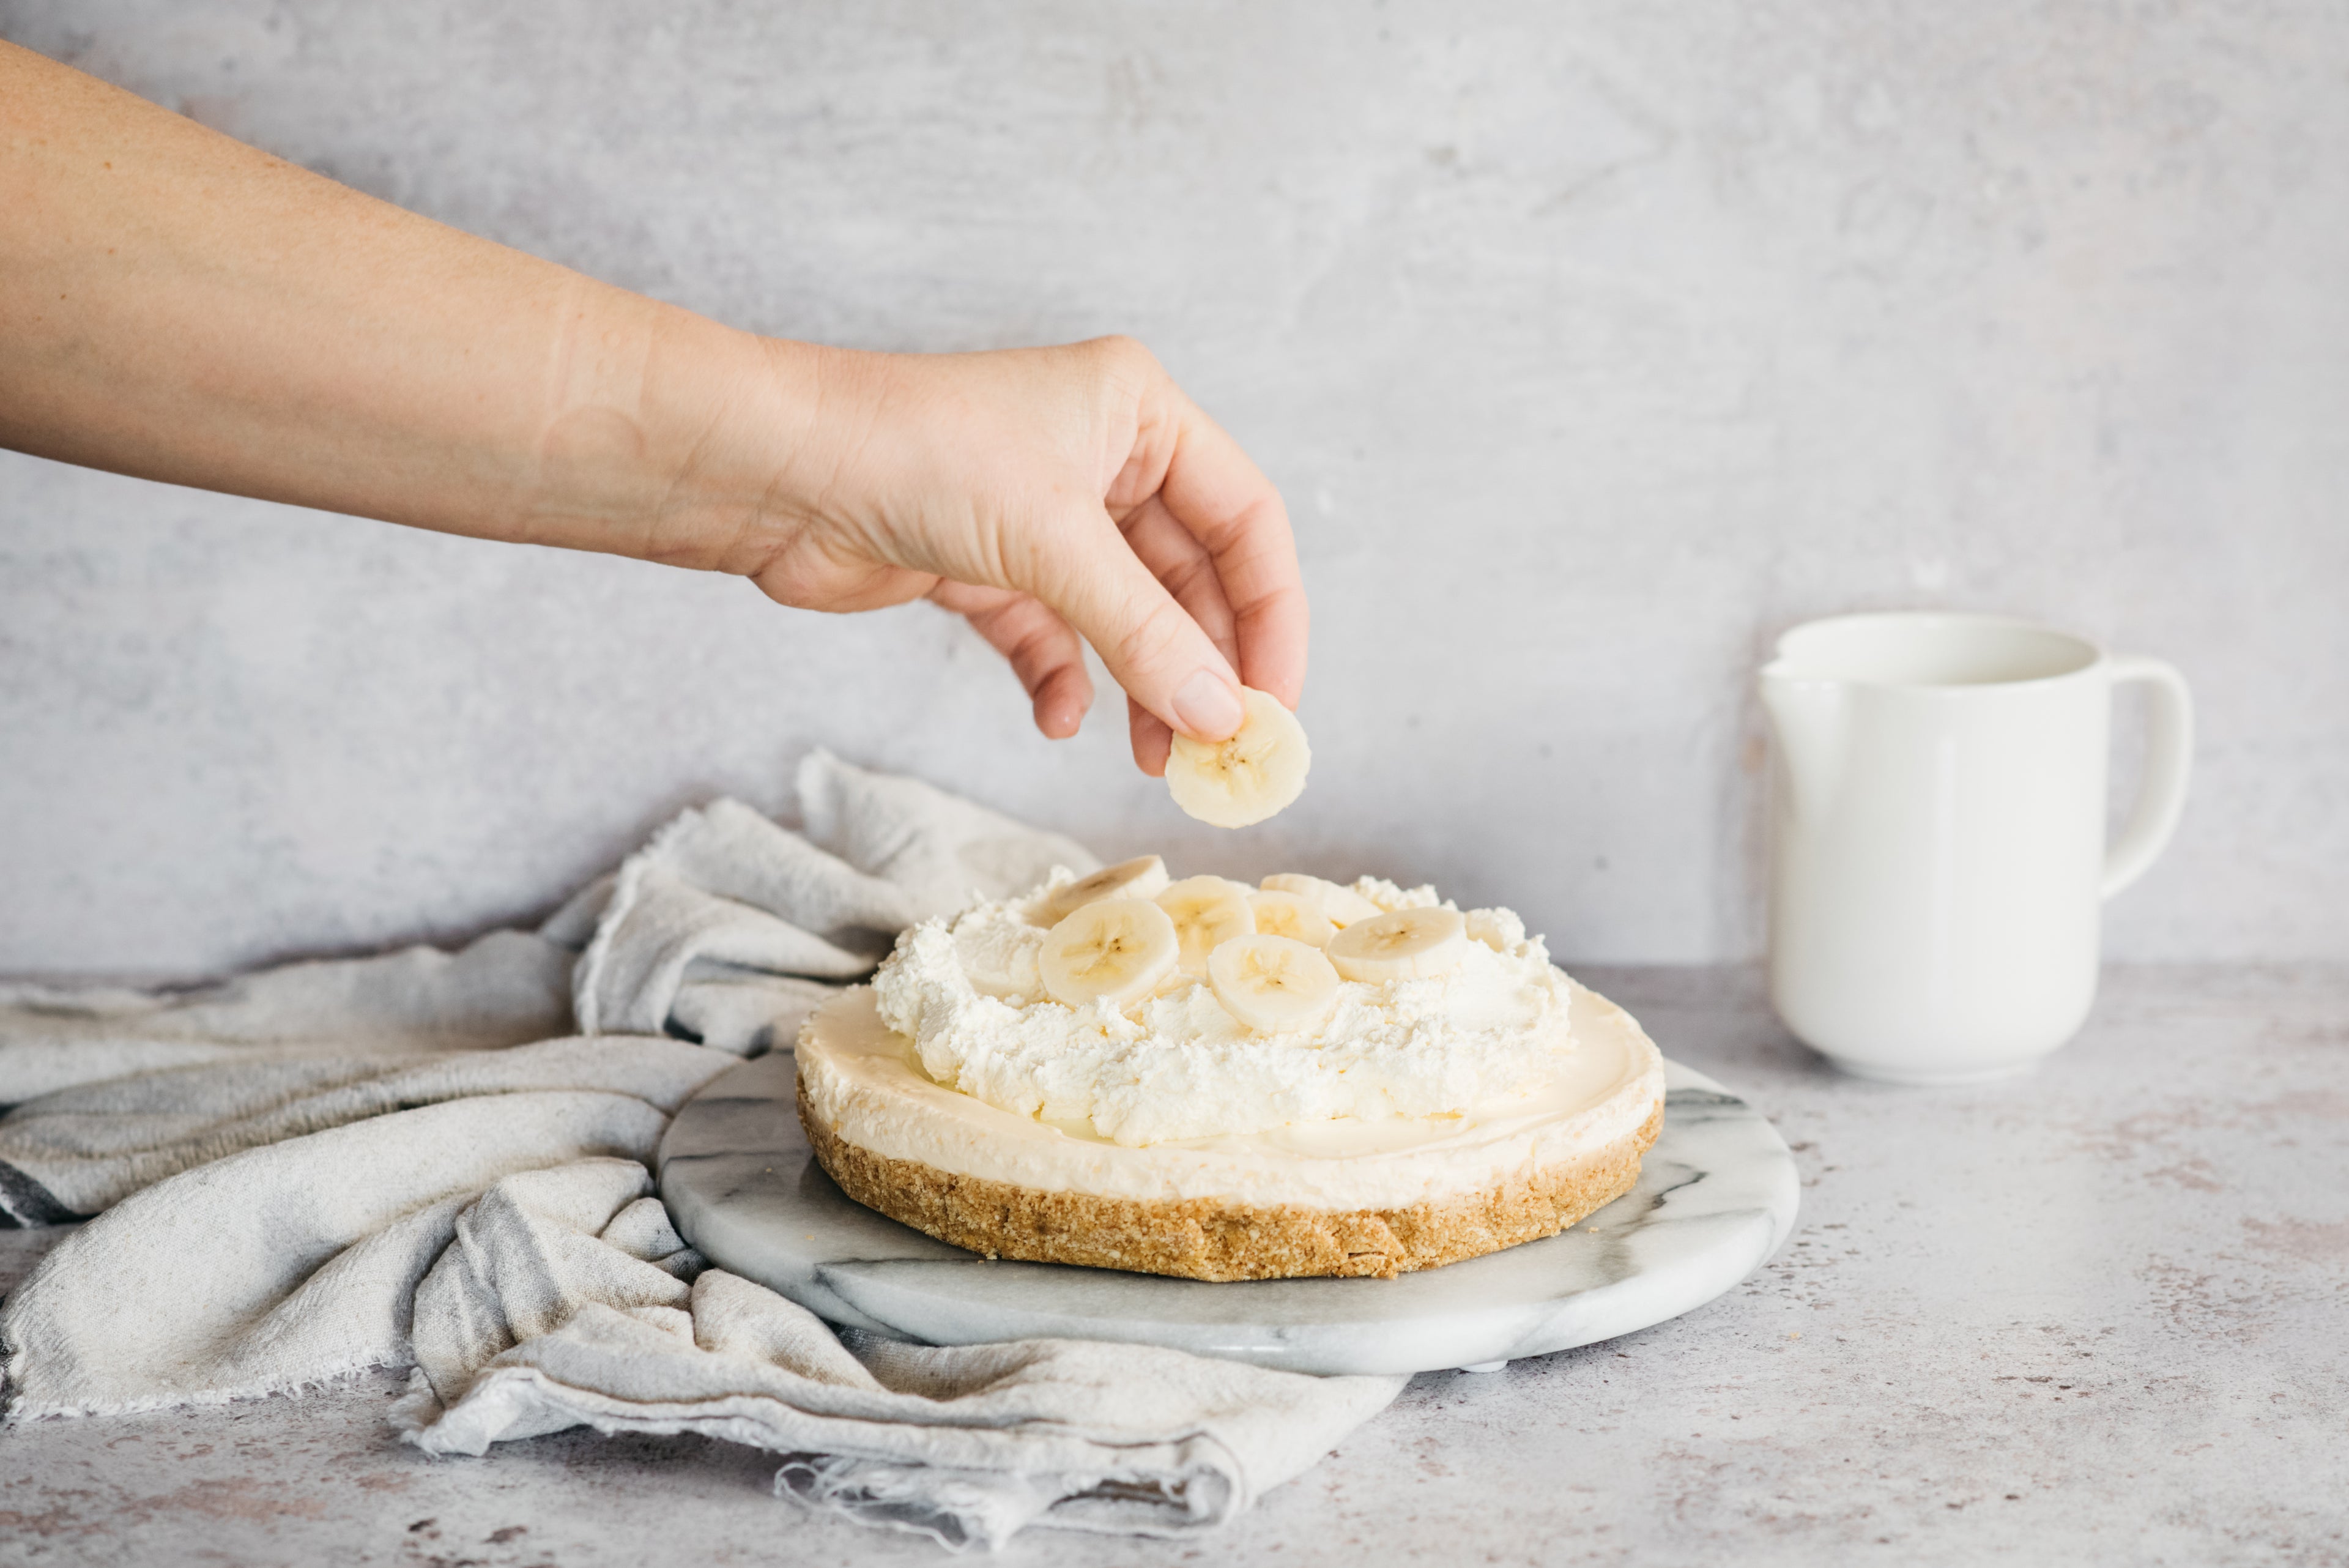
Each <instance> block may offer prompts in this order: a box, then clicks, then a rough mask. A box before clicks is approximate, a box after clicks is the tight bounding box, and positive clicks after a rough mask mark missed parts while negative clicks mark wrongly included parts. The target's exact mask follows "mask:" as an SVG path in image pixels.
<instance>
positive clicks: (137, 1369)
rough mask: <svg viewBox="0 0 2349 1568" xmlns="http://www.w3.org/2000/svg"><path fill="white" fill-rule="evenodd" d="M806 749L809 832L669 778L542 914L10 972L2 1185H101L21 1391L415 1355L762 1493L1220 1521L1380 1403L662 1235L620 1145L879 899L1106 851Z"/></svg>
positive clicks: (484, 1391) (492, 1403) (217, 1384)
mask: <svg viewBox="0 0 2349 1568" xmlns="http://www.w3.org/2000/svg"><path fill="white" fill-rule="evenodd" d="M798 783H799V789H800V798H801V811H802V818H803V820H804V823H805V827H804V829H803V830H802V831H801V832H798V833H794V832H792V831H789V830H787V829H784V828H781V827H779V826H776V825H775V824H773V823H771V822H770V821H768V820H766V819H765V818H763V817H761V816H760V815H758V814H757V813H756V812H754V811H752V810H750V808H749V807H747V806H744V805H740V804H739V803H736V802H731V801H719V802H718V803H716V804H714V805H710V806H708V807H705V808H702V809H700V810H698V811H691V812H688V813H686V814H685V815H682V816H680V817H679V818H678V820H677V821H675V822H673V823H671V824H670V825H669V826H667V827H666V828H664V829H662V830H661V832H660V833H659V834H658V835H657V836H655V837H654V839H653V840H652V842H651V843H649V844H648V845H647V846H646V847H645V848H644V849H643V850H641V851H639V852H638V853H637V854H636V855H635V856H632V857H629V859H628V860H627V861H626V862H625V863H624V864H623V865H622V866H621V867H620V868H619V870H618V871H617V872H616V874H615V875H613V876H612V877H605V878H602V879H599V880H598V881H597V882H595V883H594V884H591V885H590V886H589V887H587V888H583V889H582V890H581V891H580V893H579V894H578V895H577V896H576V897H574V898H573V899H572V900H571V901H570V902H569V903H568V904H566V905H565V906H564V908H563V909H560V910H558V911H557V912H556V913H555V915H554V917H552V918H551V919H548V920H547V921H546V922H545V924H544V925H543V926H542V927H541V928H540V929H538V930H537V931H535V932H521V931H506V932H498V933H493V934H492V935H491V936H488V937H484V938H482V939H481V940H479V941H477V942H474V943H473V944H471V946H469V947H467V948H465V949H464V950H462V951H460V952H457V953H453V954H451V953H443V952H439V951H435V950H430V949H421V948H419V949H411V950H408V951H405V952H399V953H393V954H389V955H386V956H384V957H380V958H371V959H359V960H348V961H326V962H317V963H305V964H295V965H288V966H285V967H282V968H279V969H276V970H272V971H264V972H261V973H257V974H254V975H249V976H246V977H243V978H242V979H240V980H236V981H229V982H227V983H226V984H223V985H221V986H216V987H212V988H208V989H205V990H202V991H199V992H181V993H172V994H165V993H142V992H125V991H119V990H117V991H106V992H71V991H61V990H58V989H56V988H43V987H31V986H18V987H14V988H0V1104H10V1103H14V1104H15V1109H14V1110H12V1111H10V1112H9V1113H8V1114H7V1115H6V1116H0V1220H7V1221H11V1222H14V1223H19V1224H44V1223H55V1222H58V1221H61V1220H72V1219H78V1218H80V1217H83V1216H87V1215H92V1214H95V1215H97V1216H98V1218H96V1219H95V1220H91V1221H90V1222H89V1223H88V1224H87V1225H85V1226H83V1227H82V1228H81V1229H80V1230H79V1231H77V1232H76V1233H75V1234H74V1235H72V1236H70V1237H68V1238H67V1239H66V1241H63V1242H62V1243H60V1244H59V1245H58V1246H57V1248H56V1249H54V1250H53V1251H51V1252H50V1253H49V1255H48V1256H47V1258H46V1259H45V1260H43V1262H42V1263H41V1265H40V1266H39V1267H38V1268H36V1270H35V1271H34V1272H33V1274H32V1276H31V1277H29V1278H28V1279H27V1280H26V1282H24V1283H23V1284H22V1285H21V1286H20V1287H19V1288H18V1289H17V1290H16V1292H15V1293H13V1294H12V1295H11V1296H10V1297H9V1299H8V1301H7V1303H5V1311H0V1349H5V1355H6V1361H5V1369H6V1386H7V1393H8V1397H9V1405H8V1410H9V1417H10V1418H11V1419H12V1420H25V1419H29V1418H34V1417H44V1416H59V1415H104V1414H109V1413H112V1412H119V1411H126V1410H136V1409H143V1408H151V1407H159V1406H165V1405H172V1404H181V1403H204V1402H216V1401H221V1400H226V1399H232V1398H236V1397H246V1396H252V1395H259V1394H267V1393H278V1392H291V1391H295V1390H298V1389H301V1388H304V1387H306V1386H312V1385H315V1384H316V1383H317V1382H319V1381H321V1380H323V1379H327V1378H332V1377H335V1376H341V1375H344V1374H347V1373H349V1372H353V1371H356V1370H358V1369H361V1368H364V1367H369V1366H414V1367H415V1368H416V1370H415V1372H414V1373H413V1375H412V1382H411V1389H412V1391H411V1394H410V1396H409V1398H408V1399H406V1400H404V1401H403V1402H402V1404H401V1407H400V1409H399V1412H398V1417H396V1419H397V1421H398V1424H399V1426H400V1427H401V1428H402V1430H403V1432H404V1433H405V1435H406V1436H407V1438H408V1439H409V1440H410V1441H412V1442H415V1443H417V1444H418V1445H419V1446H420V1447H422V1448H424V1449H427V1450H428V1451H430V1452H434V1453H469V1454H479V1453H481V1452H483V1451H484V1450H485V1449H487V1448H488V1446H489V1445H490V1444H492V1443H493V1442H498V1441H503V1440H510V1439H513V1438H525V1437H530V1436H535V1435H538V1434H541V1433H544V1432H550V1431H554V1430H558V1429H560V1428H565V1427H571V1426H577V1425H582V1424H585V1425H587V1426H590V1427H594V1428H598V1429H600V1430H604V1431H622V1430H629V1431H653V1432H670V1431H683V1430H693V1431H701V1432H705V1433H708V1434H709V1435H712V1436H716V1437H720V1438H728V1439H730V1440H732V1441H737V1442H744V1443H750V1444H754V1445H757V1446H760V1447H762V1448H766V1449H771V1450H773V1451H775V1452H778V1453H781V1454H784V1455H787V1456H790V1457H789V1459H788V1461H787V1462H786V1463H785V1464H784V1466H783V1468H782V1469H781V1473H780V1474H779V1475H778V1477H777V1483H776V1484H777V1490H779V1491H781V1492H782V1493H784V1494H785V1495H788V1496H792V1497H794V1498H797V1499H799V1500H801V1501H803V1502H805V1503H807V1504H809V1505H810V1506H812V1507H818V1508H824V1509H830V1510H834V1511H841V1512H843V1513H846V1514H848V1515H850V1516H852V1517H854V1518H857V1519H860V1520H862V1521H865V1522H869V1523H878V1524H887V1525H893V1526H896V1527H900V1528H905V1529H913V1530H919V1531H923V1532H926V1533H929V1534H931V1535H933V1536H935V1537H936V1538H937V1539H938V1540H940V1541H941V1542H946V1543H947V1544H948V1545H951V1546H956V1547H961V1546H976V1545H986V1546H994V1545H1000V1544H1001V1543H1002V1542H1004V1541H1005V1540H1007V1539H1008V1538H1009V1535H1010V1534H1011V1533H1012V1532H1014V1531H1016V1530H1018V1529H1019V1528H1020V1527H1021V1526H1022V1525H1023V1524H1026V1523H1029V1522H1037V1523H1041V1524H1046V1525H1053V1526H1061V1527H1066V1528H1076V1529H1089V1530H1106V1531H1122V1532H1145V1533H1160V1534H1164V1533H1177V1532H1187V1531H1191V1530H1196V1529H1200V1528H1204V1527H1208V1526H1212V1525H1214V1524H1216V1523H1218V1522H1220V1521H1222V1520H1224V1519H1226V1518H1228V1517H1229V1516H1230V1515H1231V1514H1232V1513H1234V1512H1236V1511H1238V1510H1240V1509H1242V1508H1245V1507H1247V1505H1248V1503H1249V1501H1251V1500H1252V1499H1253V1497H1254V1496H1255V1495H1256V1494H1257V1493H1259V1492H1261V1491H1262V1490H1264V1489H1266V1488H1267V1487H1269V1486H1273V1485H1277V1484H1278V1483H1279V1482H1280V1481H1282V1480H1288V1478H1289V1477H1291V1476H1293V1475H1295V1474H1297V1473H1299V1471H1301V1470H1302V1469H1305V1468H1306V1467H1307V1466H1309V1465H1310V1464H1311V1463H1312V1462H1313V1461H1314V1459H1317V1458H1318V1457H1319V1455H1320V1454H1321V1453H1322V1452H1323V1451H1325V1450H1326V1449H1327V1448H1328V1447H1329V1445H1330V1443H1331V1442H1333V1441H1334V1440H1335V1439H1336V1438H1338V1437H1339V1436H1340V1435H1341V1434H1342V1433H1343V1432H1345V1431H1347V1430H1349V1429H1350V1428H1352V1427H1353V1426H1355V1425H1356V1424H1358V1423H1359V1422H1360V1421H1361V1420H1363V1419H1365V1418H1367V1417H1369V1416H1370V1415H1371V1414H1372V1413H1373V1412H1375V1411H1376V1410H1378V1409H1379V1408H1381V1407H1383V1406H1384V1405H1385V1404H1386V1403H1387V1402H1388V1401H1389V1400H1390V1399H1392V1397H1394V1394H1395V1392H1396V1390H1397V1389H1398V1388H1399V1387H1400V1386H1401V1383H1402V1380H1401V1379H1397V1378H1327V1379H1323V1378H1311V1377H1301V1376H1294V1375H1290V1374H1285V1373H1274V1372H1265V1371H1261V1370H1258V1369H1255V1368H1249V1367H1244V1366H1234V1365H1231V1364H1226V1363H1221V1362H1215V1361H1208V1360H1203V1359H1200V1358H1197V1357H1193V1356H1188V1355H1180V1354H1178V1353H1175V1352H1171V1351H1152V1350H1147V1349H1137V1348H1135V1347H1133V1346H1114V1347H1112V1346H1103V1345H1089V1344H1081V1343H1075V1342H1064V1341H1031V1342H1026V1343H1022V1344H1018V1345H989V1346H978V1347H968V1348H962V1349H939V1348H931V1347H923V1346H910V1345H894V1344H891V1343H889V1342H886V1341H881V1340H875V1339H871V1338H868V1337H865V1336H862V1335H856V1334H835V1333H834V1332H833V1330H832V1329H830V1328H828V1327H826V1326H825V1325H824V1324H822V1323H821V1322H820V1321H818V1320H817V1319H816V1318H814V1317H813V1316H812V1315H811V1314H808V1313H807V1312H806V1311H804V1310H803V1309H802V1308H800V1307H798V1306H795V1305H793V1304H792V1303H790V1302H788V1301H785V1300H784V1299H783V1298H781V1296H778V1295H775V1294H774V1293H771V1292H769V1291H767V1290H765V1289H763V1288H762V1287H761V1286H759V1285H756V1284H754V1283H752V1282H749V1281H747V1280H742V1279H739V1278H737V1277H735V1276H732V1275H730V1274H727V1273H725V1272H721V1271H718V1270H713V1269H709V1268H708V1266H707V1264H706V1263H705V1262H704V1261H703V1260H702V1259H701V1258H700V1257H699V1256H698V1254H696V1253H694V1252H693V1251H692V1250H691V1249H690V1248H688V1247H687V1246H685V1244H684V1243H683V1241H681V1240H680V1239H679V1238H678V1236H677V1234H676V1232H675V1231H674V1230H672V1229H671V1227H670V1225H669V1221H668V1218H667V1212H666V1211H665V1210H663V1209H662V1208H661V1205H660V1203H659V1201H658V1199H656V1198H654V1197H653V1196H652V1195H651V1194H652V1179H651V1174H650V1172H649V1170H648V1169H647V1165H648V1163H649V1161H650V1159H651V1158H652V1154H653V1150H654V1148H655V1147H656V1146H657V1143H658V1140H659V1137H660V1134H661V1132H662V1130H663V1128H664V1127H666V1126H667V1120H668V1117H669V1116H670V1115H671V1114H672V1113H674V1112H675V1110H676V1109H677V1107H678V1106H679V1105H681V1104H682V1103H683V1102H684V1101H685V1100H686V1099H687V1098H688V1097H689V1096H691V1095H692V1093H693V1092H694V1090H696V1089H697V1088H698V1087H699V1086H700V1085H702V1084H704V1083H707V1082H708V1081H709V1079H710V1078H711V1077H713V1076H715V1075H717V1074H718V1073H719V1072H720V1071H722V1070H724V1069H725V1068H726V1067H728V1066H730V1065H731V1064H732V1063H733V1062H734V1061H735V1060H736V1059H737V1058H738V1057H739V1056H740V1055H744V1054H756V1053H757V1052H759V1051H760V1050H762V1049H766V1048H768V1047H770V1046H772V1045H778V1044H788V1042H789V1041H790V1040H791V1039H792V1036H793V1034H794V1033H795V1032H796V1030H797V1027H798V1023H799V1020H800V1019H801V1017H802V1016H803V1015H804V1013H805V1012H806V1011H807V1010H808V1008H810V1007H811V1006H812V1005H813V1004H814V1003H815V1002H818V1001H820V1000H821V999H822V998H823V996H824V995H826V994H828V993H829V992H830V991H831V990H832V989H833V986H835V985H836V984H838V983H839V982H841V981H843V980H846V979H850V978H853V977H854V976H856V975H859V974H862V973H863V972H864V971H866V970H868V969H870V967H871V965H872V963H873V962H874V960H875V959H876V958H877V956H878V955H879V954H880V953H881V952H882V951H884V950H885V948H886V945H887V942H888V940H889V937H890V934H891V933H893V932H894V931H895V930H896V929H900V928H902V927H903V926H905V925H906V924H908V923H911V922H912V921H914V920H916V919H921V918H923V917H925V916H927V915H930V914H933V913H944V912H948V911H951V910H952V909H956V908H957V907H959V906H961V905H962V904H964V903H966V902H967V901H968V900H969V899H970V898H973V897H974V896H993V895H999V894H1001V893H1004V892H1008V891H1011V890H1013V889H1015V888H1019V887H1024V886H1027V885H1029V884H1030V883H1032V882H1034V881H1036V880H1038V879H1039V878H1040V877H1042V876H1043V875H1044V873H1045V872H1046V871H1047V870H1049V868H1050V867H1051V866H1052V865H1054V864H1056V863H1057V864H1063V865H1067V866H1070V867H1071V868H1073V869H1077V870H1087V869H1091V868H1092V867H1093V866H1094V865H1095V864H1097V862H1095V861H1094V859H1093V858H1092V856H1090V855H1089V854H1087V853H1086V852H1085V851H1084V850H1083V849H1082V848H1081V847H1080V846H1077V845H1075V844H1074V843H1072V842H1071V841H1070V840H1068V839H1065V838H1061V837H1060V836H1056V835H1050V834H1042V833H1038V832H1036V831H1034V830H1032V829H1029V828H1026V827H1023V826H1019V824H1017V823H1014V822H1011V821H1009V819H1007V818H1004V817H1001V816H999V815H995V814H993V813H990V812H988V811H985V810H983V809H982V808H980V807H978V806H975V805H971V804H969V803H968V802H966V801H962V800H959V799H957V798H956V797H954V796H951V795H948V794H944V793H943V792H940V791H937V790H935V789H932V788H930V787H929V786H927V785H926V784H920V783H918V782H916V781H914V780H909V779H900V778H891V777H888V776H886V775H882V774H870V773H865V772H864V771H862V770H859V769H856V768H853V767H850V766H848V765H847V764H845V763H841V762H839V761H838V760H837V759H836V758H833V757H832V756H830V755H829V754H828V753H822V752H819V753H815V754H814V755H812V756H811V757H810V758H809V759H808V760H807V762H806V763H803V764H802V768H801V770H800V774H799V779H798ZM566 980H567V982H568V984H567V991H568V994H567V995H566V994H565V992H566V985H565V981H566ZM574 1029H576V1030H577V1031H578V1033H570V1031H572V1030H574ZM550 1035H554V1036H561V1037H558V1038H548V1036H550Z"/></svg>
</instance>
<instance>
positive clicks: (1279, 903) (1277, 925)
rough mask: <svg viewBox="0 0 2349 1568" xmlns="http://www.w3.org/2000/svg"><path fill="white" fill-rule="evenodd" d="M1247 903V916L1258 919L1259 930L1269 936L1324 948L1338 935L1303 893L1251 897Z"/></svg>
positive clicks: (1278, 893)
mask: <svg viewBox="0 0 2349 1568" xmlns="http://www.w3.org/2000/svg"><path fill="white" fill-rule="evenodd" d="M1247 902H1248V913H1250V914H1252V915H1254V916H1255V917H1256V929H1257V930H1259V931H1261V932H1263V933H1265V934H1266V935H1268V936H1275V937H1287V938H1288V939H1289V940H1291V941H1299V942H1303V943H1304V944H1305V945H1306V946H1307V947H1309V948H1321V947H1328V946H1329V945H1330V938H1331V937H1334V936H1336V935H1337V934H1338V928H1337V927H1336V926H1334V925H1332V924H1330V917H1329V916H1327V915H1325V914H1323V913H1322V912H1321V910H1320V909H1319V906H1318V905H1316V904H1314V903H1313V902H1312V901H1311V900H1310V899H1309V898H1306V897H1305V895H1303V894H1302V893H1281V892H1270V893H1250V894H1249V895H1248V901H1247Z"/></svg>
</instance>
